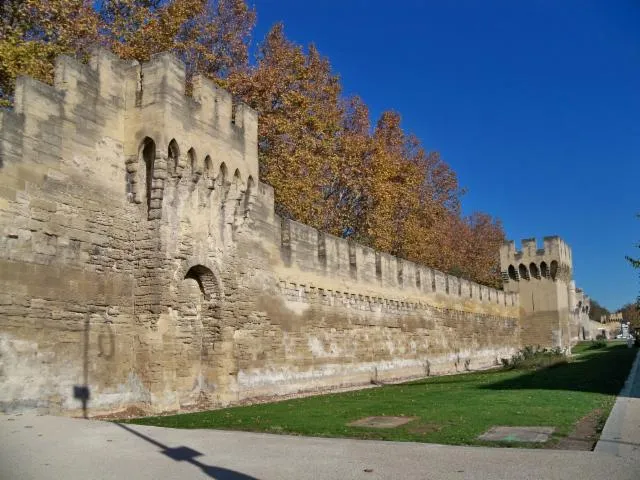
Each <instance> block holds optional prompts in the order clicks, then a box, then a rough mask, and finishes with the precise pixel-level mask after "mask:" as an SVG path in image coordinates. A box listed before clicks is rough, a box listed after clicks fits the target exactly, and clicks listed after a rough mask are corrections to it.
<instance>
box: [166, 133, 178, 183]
mask: <svg viewBox="0 0 640 480" xmlns="http://www.w3.org/2000/svg"><path fill="white" fill-rule="evenodd" d="M179 162H180V148H179V147H178V142H176V140H175V138H174V139H171V141H170V142H169V148H168V150H167V168H168V169H169V175H171V176H174V175H177V174H178V165H179Z"/></svg>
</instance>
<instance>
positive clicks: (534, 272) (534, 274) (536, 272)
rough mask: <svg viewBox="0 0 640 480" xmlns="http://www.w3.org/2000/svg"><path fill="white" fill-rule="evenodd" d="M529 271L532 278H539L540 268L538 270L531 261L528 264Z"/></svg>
mask: <svg viewBox="0 0 640 480" xmlns="http://www.w3.org/2000/svg"><path fill="white" fill-rule="evenodd" d="M529 273H530V274H531V276H532V277H533V278H537V279H538V280H540V270H538V266H537V265H536V264H535V263H533V262H531V263H530V264H529Z"/></svg>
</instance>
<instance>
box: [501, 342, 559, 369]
mask: <svg viewBox="0 0 640 480" xmlns="http://www.w3.org/2000/svg"><path fill="white" fill-rule="evenodd" d="M566 363H568V360H567V355H566V354H565V352H564V351H563V350H562V349H561V348H558V347H556V348H552V349H547V348H540V347H539V346H538V347H533V346H531V345H527V346H526V347H524V348H523V349H522V350H520V351H519V352H517V353H515V354H514V355H513V356H512V357H511V358H510V359H509V358H503V359H502V367H503V368H504V369H506V370H538V369H541V368H548V367H553V366H557V365H564V364H566Z"/></svg>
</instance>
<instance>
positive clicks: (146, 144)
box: [140, 137, 156, 212]
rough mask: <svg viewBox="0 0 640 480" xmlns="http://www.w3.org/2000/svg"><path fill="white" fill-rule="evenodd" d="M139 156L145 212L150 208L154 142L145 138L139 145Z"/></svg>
mask: <svg viewBox="0 0 640 480" xmlns="http://www.w3.org/2000/svg"><path fill="white" fill-rule="evenodd" d="M140 156H141V160H142V163H143V165H144V168H143V169H142V171H141V174H142V176H143V181H142V182H140V183H141V184H142V185H144V188H145V200H146V203H147V212H149V210H150V208H151V191H152V187H153V170H154V168H155V161H156V142H154V141H153V140H152V139H151V138H149V137H145V138H144V140H142V144H141V145H140Z"/></svg>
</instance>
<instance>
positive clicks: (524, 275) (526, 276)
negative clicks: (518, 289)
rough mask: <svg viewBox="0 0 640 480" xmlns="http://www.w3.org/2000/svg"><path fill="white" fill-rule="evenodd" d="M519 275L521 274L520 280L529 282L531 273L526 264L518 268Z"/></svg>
mask: <svg viewBox="0 0 640 480" xmlns="http://www.w3.org/2000/svg"><path fill="white" fill-rule="evenodd" d="M518 273H519V274H520V278H522V279H523V280H529V271H528V270H527V266H526V265H525V264H524V263H521V264H520V265H519V266H518Z"/></svg>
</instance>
